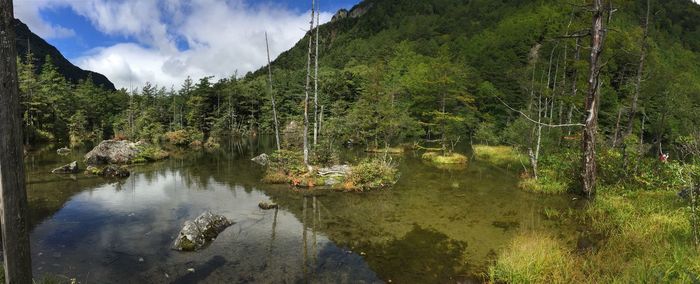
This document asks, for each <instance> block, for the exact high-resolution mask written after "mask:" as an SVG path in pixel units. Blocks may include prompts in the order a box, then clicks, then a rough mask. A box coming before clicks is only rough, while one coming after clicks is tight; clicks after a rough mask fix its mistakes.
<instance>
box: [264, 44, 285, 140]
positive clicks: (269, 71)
mask: <svg viewBox="0 0 700 284" xmlns="http://www.w3.org/2000/svg"><path fill="white" fill-rule="evenodd" d="M265 47H266V48H267V75H268V77H269V79H270V101H272V118H273V119H274V121H275V142H277V151H279V150H282V146H280V127H279V122H278V121H277V104H276V103H275V93H274V88H273V87H272V62H271V61H270V43H269V41H268V40H267V32H266V33H265Z"/></svg>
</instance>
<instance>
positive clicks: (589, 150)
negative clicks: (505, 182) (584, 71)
mask: <svg viewBox="0 0 700 284" xmlns="http://www.w3.org/2000/svg"><path fill="white" fill-rule="evenodd" d="M604 9H605V8H603V0H593V9H592V12H593V21H592V26H591V57H590V70H589V73H590V74H589V76H588V93H587V94H586V103H585V108H584V109H585V110H586V119H585V121H584V129H583V141H582V144H583V145H582V146H583V171H582V173H581V178H582V185H583V193H584V194H586V195H587V196H588V197H592V196H593V194H594V193H595V183H596V134H597V131H598V102H599V101H600V69H601V64H600V58H601V54H602V52H603V42H604V40H605V33H606V31H605V22H604V17H605V11H604Z"/></svg>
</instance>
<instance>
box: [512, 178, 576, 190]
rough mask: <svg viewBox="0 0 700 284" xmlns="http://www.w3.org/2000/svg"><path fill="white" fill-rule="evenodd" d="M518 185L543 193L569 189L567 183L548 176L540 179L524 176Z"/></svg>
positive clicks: (524, 188) (521, 187)
mask: <svg viewBox="0 0 700 284" xmlns="http://www.w3.org/2000/svg"><path fill="white" fill-rule="evenodd" d="M518 187H519V188H520V189H522V190H524V191H528V192H532V193H541V194H562V193H566V192H567V190H568V187H567V185H566V184H565V183H563V182H560V181H557V180H556V179H553V178H549V177H547V176H542V177H540V178H538V179H534V178H531V177H524V178H522V179H521V180H520V182H519V183H518Z"/></svg>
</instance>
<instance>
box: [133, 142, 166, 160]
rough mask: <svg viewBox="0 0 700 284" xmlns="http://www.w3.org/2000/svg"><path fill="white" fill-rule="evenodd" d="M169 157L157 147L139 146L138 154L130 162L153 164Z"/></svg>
mask: <svg viewBox="0 0 700 284" xmlns="http://www.w3.org/2000/svg"><path fill="white" fill-rule="evenodd" d="M168 157H170V154H169V153H168V152H166V151H164V150H163V149H161V148H160V147H158V146H155V145H144V146H139V153H138V155H136V157H135V158H134V159H133V160H132V161H131V163H134V164H140V163H147V162H155V161H160V160H164V159H167V158H168Z"/></svg>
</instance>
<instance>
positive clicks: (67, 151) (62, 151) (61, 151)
mask: <svg viewBox="0 0 700 284" xmlns="http://www.w3.org/2000/svg"><path fill="white" fill-rule="evenodd" d="M70 152H71V149H70V148H68V147H63V148H61V149H58V150H56V154H59V155H61V156H65V155H68V154H70Z"/></svg>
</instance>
